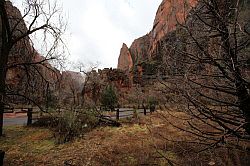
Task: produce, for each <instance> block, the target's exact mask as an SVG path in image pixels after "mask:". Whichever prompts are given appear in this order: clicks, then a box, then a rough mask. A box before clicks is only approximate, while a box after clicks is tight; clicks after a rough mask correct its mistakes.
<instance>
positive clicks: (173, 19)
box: [118, 0, 197, 70]
mask: <svg viewBox="0 0 250 166" xmlns="http://www.w3.org/2000/svg"><path fill="white" fill-rule="evenodd" d="M196 3H197V0H163V1H162V3H161V5H160V6H159V8H158V10H157V13H156V17H155V20H154V24H153V29H152V30H151V31H150V32H149V33H148V34H147V35H145V36H143V37H140V38H138V39H136V40H135V41H134V42H133V43H132V45H131V47H130V48H129V53H130V54H131V57H132V60H133V62H132V63H133V64H140V63H142V62H144V61H147V60H151V59H152V58H154V57H156V56H157V53H158V48H159V46H158V45H159V42H160V41H161V40H162V39H163V38H164V36H166V35H167V34H168V33H169V32H171V31H174V30H175V29H176V26H177V24H178V22H179V23H183V22H184V20H185V18H186V16H187V14H188V13H189V11H190V9H191V8H192V7H194V6H195V5H196ZM126 54H127V51H126V52H125V51H123V50H121V53H120V56H119V63H118V64H124V65H123V66H122V67H121V65H118V68H119V69H122V70H124V69H128V68H129V67H128V64H127V63H126V62H127V61H128V59H126V58H125V57H127V56H126ZM120 57H123V58H120ZM123 61H124V62H123Z"/></svg>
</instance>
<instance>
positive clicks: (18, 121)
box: [3, 117, 35, 126]
mask: <svg viewBox="0 0 250 166" xmlns="http://www.w3.org/2000/svg"><path fill="white" fill-rule="evenodd" d="M34 121H35V120H33V122H34ZM3 125H4V126H13V125H18V126H22V125H24V126H25V125H27V117H15V118H4V119H3Z"/></svg>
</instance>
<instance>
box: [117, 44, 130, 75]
mask: <svg viewBox="0 0 250 166" xmlns="http://www.w3.org/2000/svg"><path fill="white" fill-rule="evenodd" d="M120 52H121V53H120V56H119V59H118V66H117V68H118V69H121V70H124V71H127V70H130V69H131V68H132V67H133V60H132V56H131V54H130V52H129V49H128V46H127V45H126V44H124V43H123V45H122V48H121V51H120Z"/></svg>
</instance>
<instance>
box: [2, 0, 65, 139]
mask: <svg viewBox="0 0 250 166" xmlns="http://www.w3.org/2000/svg"><path fill="white" fill-rule="evenodd" d="M24 5H25V10H24V14H23V15H21V14H20V13H19V10H18V9H16V8H15V7H13V5H12V3H11V2H9V1H6V0H1V1H0V16H1V17H0V26H1V28H0V32H1V40H0V41H1V43H0V44H1V52H0V59H1V61H0V136H1V135H2V134H3V129H2V128H3V113H4V107H5V105H6V104H7V100H6V96H7V95H8V96H10V95H11V96H13V95H14V96H21V97H24V98H27V99H29V100H30V101H32V102H34V103H35V101H34V100H32V98H29V96H27V94H25V93H21V94H20V93H19V91H13V88H8V86H7V84H6V82H7V80H6V79H7V77H6V76H7V73H8V72H9V71H11V70H12V69H14V68H17V71H20V70H23V71H24V73H25V75H26V80H27V81H28V84H27V86H29V87H30V86H32V85H31V84H32V82H31V81H30V80H32V79H31V77H30V76H32V73H31V71H33V72H35V73H36V74H37V76H40V77H42V80H45V81H46V82H47V80H46V78H45V77H44V73H43V71H41V65H43V66H44V67H45V68H47V69H48V70H51V71H53V70H54V69H51V68H52V67H51V65H49V64H48V60H55V59H59V57H60V55H61V54H60V53H59V52H57V49H56V48H57V47H58V44H59V42H61V38H60V37H61V35H62V33H63V30H64V29H65V28H64V25H65V24H63V22H62V18H61V16H60V15H59V13H60V11H59V9H58V8H57V6H56V4H52V3H50V2H49V1H48V0H25V2H24ZM24 20H25V21H26V22H25V21H24ZM55 21H57V22H55ZM38 31H39V32H42V33H40V35H42V37H41V36H40V37H41V39H43V40H42V41H43V42H44V45H43V46H42V47H43V48H45V50H44V52H43V57H42V58H41V59H36V57H37V56H36V55H37V54H38V53H37V52H36V51H35V50H34V47H33V46H32V43H31V40H30V36H31V35H34V34H35V33H36V32H38ZM17 59H19V61H16V60H17ZM33 80H34V79H33ZM19 81H22V80H21V79H20V80H19Z"/></svg>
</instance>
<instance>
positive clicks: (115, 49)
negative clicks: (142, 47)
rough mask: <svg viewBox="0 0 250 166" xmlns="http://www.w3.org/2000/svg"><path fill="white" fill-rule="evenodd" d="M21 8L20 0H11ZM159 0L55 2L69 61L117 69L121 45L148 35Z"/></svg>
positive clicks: (61, 0) (62, 0)
mask: <svg viewBox="0 0 250 166" xmlns="http://www.w3.org/2000/svg"><path fill="white" fill-rule="evenodd" d="M13 1H14V4H15V5H16V6H18V7H19V8H21V3H20V0H13ZM161 1H162V0H57V2H58V3H59V4H60V5H62V7H63V12H64V14H65V16H66V18H67V22H68V27H67V34H68V35H67V40H66V44H67V46H68V48H69V51H70V55H69V60H70V61H75V62H76V61H78V62H79V61H80V62H83V63H91V62H92V63H95V62H97V61H98V62H99V63H100V65H99V67H100V68H104V67H116V66H117V61H118V57H119V53H120V49H121V46H122V43H126V44H127V45H128V47H129V46H130V45H131V43H132V42H133V40H134V39H136V38H138V37H141V36H142V35H145V34H146V33H148V32H149V31H150V30H151V29H152V26H153V21H154V17H155V14H156V11H157V8H158V6H159V5H160V3H161Z"/></svg>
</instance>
